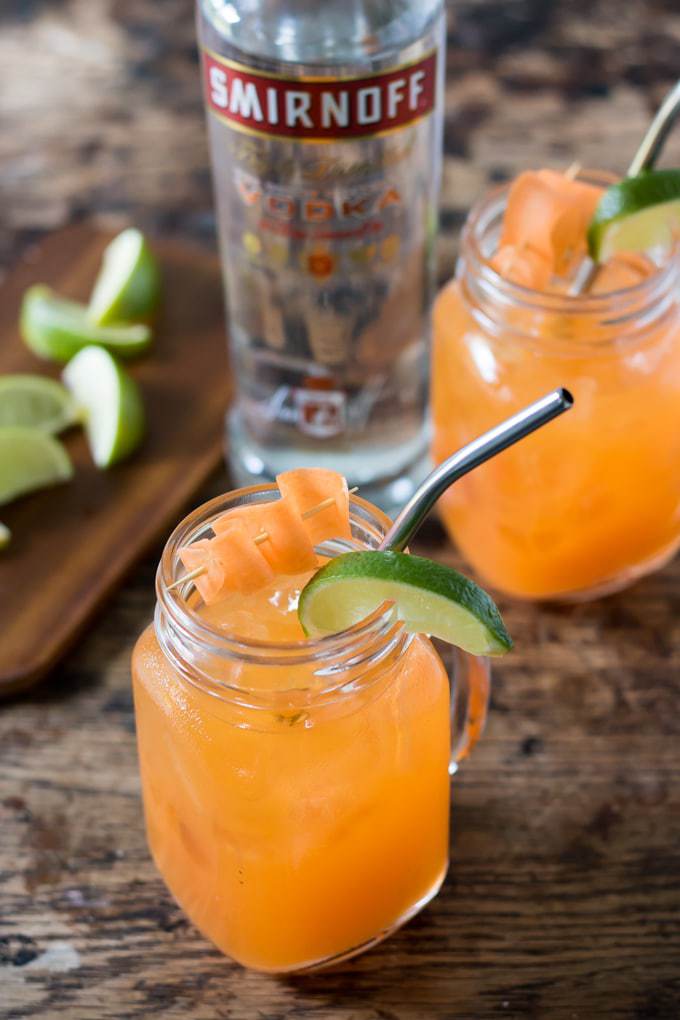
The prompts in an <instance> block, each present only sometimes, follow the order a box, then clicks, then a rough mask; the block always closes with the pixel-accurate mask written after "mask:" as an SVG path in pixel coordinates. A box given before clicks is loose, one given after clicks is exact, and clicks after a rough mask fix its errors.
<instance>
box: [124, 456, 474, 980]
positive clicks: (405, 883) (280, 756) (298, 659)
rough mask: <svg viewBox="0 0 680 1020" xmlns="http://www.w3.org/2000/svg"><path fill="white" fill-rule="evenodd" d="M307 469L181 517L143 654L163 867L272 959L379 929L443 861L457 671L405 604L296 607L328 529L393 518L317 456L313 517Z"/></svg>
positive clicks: (151, 809) (464, 717)
mask: <svg viewBox="0 0 680 1020" xmlns="http://www.w3.org/2000/svg"><path fill="white" fill-rule="evenodd" d="M299 474H304V473H297V472H291V473H289V475H288V481H287V476H282V477H280V478H279V484H280V486H281V492H282V493H283V497H282V498H281V499H279V498H278V495H279V493H278V492H277V490H276V487H274V486H268V487H264V488H261V489H244V490H241V491H238V492H235V493H232V494H230V495H228V496H226V497H220V498H219V499H217V500H213V501H212V502H211V503H208V504H206V505H205V506H204V507H202V508H201V509H200V510H198V511H196V512H195V513H194V514H192V515H191V516H190V517H188V518H187V519H186V520H185V521H184V522H183V523H182V524H181V525H180V526H179V527H178V528H177V529H176V531H175V532H174V534H173V535H172V537H171V538H170V540H169V542H168V545H167V546H166V549H165V551H164V554H163V558H162V561H161V564H160V567H159V572H158V580H157V592H158V605H157V610H156V617H155V625H154V626H150V627H148V628H147V630H146V631H145V632H144V633H143V634H142V636H141V637H140V639H139V642H138V644H137V647H136V649H135V653H134V660H133V678H134V692H135V707H136V716H137V733H138V744H139V757H140V767H141V775H142V787H143V793H144V806H145V814H146V823H147V832H148V839H149V844H150V847H151V851H152V853H153V856H154V859H155V861H156V864H157V866H158V868H159V870H160V871H161V873H162V875H163V877H164V878H165V880H166V882H167V884H168V886H169V888H170V890H171V891H172V893H173V894H174V896H175V897H176V899H177V900H178V902H179V903H180V904H181V906H182V907H183V908H184V909H185V910H186V912H187V913H188V914H189V916H190V917H191V919H192V920H193V921H194V922H195V923H196V925H197V926H198V927H199V928H200V929H201V931H203V932H204V934H206V935H207V936H208V937H209V938H210V939H212V941H213V942H214V943H215V944H216V945H217V946H218V947H219V948H220V949H221V950H222V951H223V952H225V953H227V954H228V955H229V956H231V957H233V958H234V959H236V960H238V961H239V962H241V963H242V964H245V965H246V966H250V967H254V968H257V969H260V970H267V971H290V970H301V969H305V968H308V967H313V966H318V965H320V964H323V963H326V962H329V961H331V960H335V959H338V958H342V957H344V956H347V955H351V954H353V953H355V952H358V951H360V950H361V949H364V948H366V947H367V946H369V945H371V944H372V943H374V942H376V941H377V940H379V939H381V938H383V937H384V936H385V935H386V934H388V933H389V932H390V931H391V930H393V929H394V928H395V927H397V926H398V925H399V924H401V923H402V922H404V921H405V920H406V919H407V918H409V917H410V916H412V915H413V914H414V913H415V912H416V911H417V910H418V909H419V908H420V907H422V906H423V905H424V904H425V903H426V902H427V901H428V900H429V899H430V898H431V897H432V896H434V894H435V893H436V892H437V890H438V889H439V886H440V885H441V883H442V881H443V878H444V875H445V873H446V869H447V864H448V814H449V760H450V755H451V736H450V716H449V680H448V676H447V672H446V670H445V669H444V666H443V664H442V661H441V660H440V658H439V656H438V655H437V653H436V652H435V650H434V648H433V646H432V644H431V643H430V641H429V640H428V639H427V638H426V637H424V636H423V635H419V634H409V633H406V632H405V630H404V629H403V628H402V626H401V625H400V624H399V623H398V621H396V619H395V616H394V611H393V609H392V608H391V607H390V606H385V605H383V606H382V607H381V608H379V609H378V610H377V611H376V612H374V613H373V614H372V615H369V616H368V618H366V619H363V620H361V621H360V622H358V623H357V624H356V625H355V626H354V627H352V628H350V629H349V630H345V631H344V632H342V633H339V634H334V635H330V636H327V637H319V638H308V637H306V635H305V632H304V631H303V629H302V626H301V623H300V620H299V618H298V612H297V607H298V599H299V595H300V591H301V589H302V588H303V587H304V585H305V584H306V582H307V581H308V579H309V578H310V576H311V575H312V574H313V573H314V571H315V570H316V568H317V567H318V566H319V564H320V563H321V562H322V560H321V559H320V558H319V557H318V555H317V554H316V553H315V551H314V546H315V545H316V546H317V547H318V543H320V542H323V541H325V540H327V539H329V538H331V537H340V538H345V540H347V539H348V538H352V539H353V540H354V541H355V542H356V543H358V544H359V545H360V546H361V547H363V548H374V547H375V546H376V545H377V544H378V542H379V540H380V538H381V536H382V535H383V534H384V530H385V528H386V526H387V525H388V523H389V522H388V521H387V519H386V518H385V517H384V515H383V514H382V513H381V512H380V511H378V510H376V509H375V508H373V507H371V506H370V505H369V504H367V503H365V502H364V501H363V500H361V499H358V498H352V499H351V501H350V499H349V497H348V495H347V489H346V485H345V483H344V479H341V478H340V476H335V478H336V479H338V480H339V481H337V482H336V481H334V480H333V473H332V472H313V473H312V474H314V475H315V476H317V477H318V476H319V475H320V476H322V481H324V476H325V484H326V488H325V492H324V491H323V490H324V486H323V485H322V486H321V488H317V489H316V490H314V493H313V496H311V497H310V498H311V502H312V503H314V502H316V503H317V505H320V506H321V507H324V508H325V510H324V512H319V513H316V514H315V515H313V516H309V515H306V513H305V507H304V506H303V505H301V504H300V499H299V497H300V492H301V487H300V484H299V482H300V478H299V477H296V476H297V475H299ZM307 474H308V475H309V472H307ZM306 484H307V483H306V482H305V486H302V488H306ZM328 484H330V490H329V488H328ZM286 486H288V488H287V489H286ZM329 491H330V492H331V496H330V498H329V497H328V492H329ZM324 495H325V496H326V498H323V497H324ZM319 497H321V498H319ZM343 504H344V507H343ZM298 511H299V512H298ZM263 536H266V538H263ZM291 536H293V539H292V540H291ZM227 543H228V549H227V555H226V556H225V555H224V552H225V549H226V547H227ZM399 555H401V554H399ZM408 559H409V560H410V559H412V558H410V557H409V558H408ZM331 562H332V563H335V562H337V561H336V560H332V561H331ZM423 562H424V561H423ZM182 563H183V565H184V568H185V570H189V571H192V572H193V573H194V574H195V573H196V569H198V570H199V571H202V573H201V574H200V576H199V577H197V578H195V580H194V584H195V585H196V589H195V590H194V589H193V587H192V585H191V582H190V581H187V582H181V583H180V584H179V586H173V584H174V583H175V582H176V581H177V579H178V578H181V577H182ZM433 566H434V565H433ZM281 567H283V568H285V571H286V572H285V573H284V572H282V571H281V569H280V568H281ZM441 569H445V568H441ZM225 572H230V584H229V585H228V586H226V587H225ZM459 664H460V669H459V670H458V675H457V682H458V685H457V688H456V690H457V697H458V699H459V701H456V702H455V704H454V708H455V709H456V710H455V711H454V713H453V722H454V728H455V730H456V731H458V733H459V736H460V739H459V741H456V739H455V738H454V743H458V747H457V748H456V751H455V757H456V758H457V757H460V755H461V754H462V753H465V751H466V750H467V749H468V748H469V746H470V744H471V743H472V742H474V739H476V736H477V735H478V732H479V728H480V726H481V723H482V721H483V717H484V714H485V708H486V693H487V685H488V677H487V673H486V670H485V667H484V665H483V663H482V661H481V660H479V659H476V658H474V657H473V656H466V655H463V654H461V656H460V660H459ZM458 704H460V706H461V710H460V711H458V709H457V707H456V706H457V705H458ZM463 705H465V707H464V708H463V707H462V706H463Z"/></svg>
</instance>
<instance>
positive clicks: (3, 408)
mask: <svg viewBox="0 0 680 1020" xmlns="http://www.w3.org/2000/svg"><path fill="white" fill-rule="evenodd" d="M77 420H78V414H77V410H76V405H75V401H74V400H73V397H72V396H71V394H70V393H69V391H68V390H67V389H66V387H65V386H62V385H61V383H58V382H55V380H54V379H48V378H47V376H44V375H23V374H16V375H2V376H0V428H7V427H8V426H13V425H25V426H26V427H28V428H35V429H40V430H41V431H42V432H50V433H51V434H52V435H54V434H56V433H57V432H62V431H63V429H66V428H68V427H69V425H73V423H74V422H75V421H77Z"/></svg>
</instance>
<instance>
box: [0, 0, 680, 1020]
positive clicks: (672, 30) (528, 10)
mask: <svg viewBox="0 0 680 1020" xmlns="http://www.w3.org/2000/svg"><path fill="white" fill-rule="evenodd" d="M453 6H454V5H452V7H453ZM455 7H456V10H457V18H456V20H455V21H454V19H453V18H452V19H451V32H450V43H449V52H448V67H449V77H448V86H447V121H446V143H445V144H446V167H445V184H444V193H443V197H442V233H441V238H440V242H439V246H440V269H441V274H442V276H446V275H448V274H450V272H451V266H452V259H453V255H454V252H455V246H456V235H457V232H458V229H459V227H460V224H461V222H462V219H463V217H464V215H465V211H466V209H467V208H468V206H469V204H470V203H471V201H472V200H473V199H474V198H475V197H476V196H477V195H478V194H479V192H480V191H481V190H482V189H483V188H484V186H485V185H486V183H487V182H488V181H489V180H498V179H502V178H505V177H507V176H509V175H511V174H512V173H513V172H515V171H516V170H518V169H520V168H522V167H525V166H528V165H537V164H548V165H554V166H561V165H566V164H568V163H570V162H571V161H572V160H573V159H576V158H578V159H580V160H582V161H583V162H584V163H586V164H591V165H592V164H596V165H600V166H604V167H608V168H611V169H613V170H623V169H624V167H625V165H626V163H627V161H628V158H629V156H630V154H631V153H632V151H633V150H634V148H635V145H636V143H637V140H638V138H639V137H640V136H641V133H642V131H643V129H644V126H645V123H646V122H647V119H648V118H649V116H650V113H651V112H652V111H653V109H654V106H655V104H656V103H657V102H658V101H659V99H660V98H661V97H662V95H663V93H664V90H665V89H666V88H667V87H668V86H669V85H670V84H671V82H672V80H673V78H674V76H676V75H677V74H678V72H679V70H680V10H679V9H678V4H677V0H627V2H626V3H621V2H620V0H587V2H586V0H572V2H569V0H561V2H558V0H466V2H461V3H459V4H457V5H455ZM668 161H669V162H674V163H675V165H679V164H680V131H679V132H677V133H676V137H675V139H674V140H673V143H672V145H671V146H669V150H668ZM95 213H96V214H108V215H112V216H114V217H115V216H119V217H121V218H122V219H124V220H125V221H128V220H132V221H134V222H135V223H137V224H138V225H139V226H141V227H143V228H145V229H148V230H152V231H156V232H159V233H162V234H178V235H180V236H186V237H191V238H192V239H194V240H196V239H198V240H199V241H202V242H204V243H205V244H206V245H209V246H212V245H213V244H214V221H213V215H212V198H211V191H210V179H209V171H208V164H207V156H206V148H205V135H204V127H203V120H202V113H201V101H200V95H199V85H198V73H197V66H196V52H195V47H194V28H193V13H192V9H191V3H190V0H155V2H154V0H108V2H106V0H61V2H60V0H51V2H47V0H3V2H2V4H1V5H0V259H1V260H2V264H3V265H4V266H5V267H7V266H9V265H10V264H11V262H12V261H14V260H15V259H17V258H22V257H24V258H29V259H30V257H31V256H30V250H31V244H32V242H33V241H35V240H36V239H37V238H39V237H40V236H42V235H43V234H44V233H45V232H46V231H48V230H51V229H53V228H55V227H58V226H60V225H62V224H64V223H67V222H69V221H73V220H77V219H79V218H86V217H90V216H91V215H92V214H95ZM226 484H228V483H227V480H226V478H225V476H223V475H220V476H218V477H216V478H215V479H214V480H213V482H212V483H211V485H210V486H209V488H208V490H207V491H206V492H205V493H204V494H203V495H206V496H207V495H209V494H211V493H213V492H217V491H219V490H220V489H222V488H223V487H224V486H225V485H226ZM419 551H421V552H425V553H428V552H430V553H432V554H434V555H437V556H439V557H441V558H442V559H444V560H446V561H448V562H456V554H455V553H454V552H453V551H452V550H451V549H450V547H449V546H447V544H446V542H445V541H444V539H443V536H442V534H441V532H440V531H439V529H438V528H437V526H436V525H435V524H433V525H432V526H431V527H430V528H429V530H428V532H427V534H426V535H425V537H424V538H423V540H422V541H421V542H420V544H419ZM157 554H158V550H156V551H154V552H153V553H152V554H151V555H149V557H148V558H147V559H146V560H145V561H144V562H143V563H141V564H140V565H139V566H138V567H137V568H136V570H135V571H134V573H133V574H132V576H130V578H129V580H128V582H127V584H126V585H125V587H124V588H123V589H122V590H121V591H120V593H119V594H118V595H117V596H116V597H115V598H114V599H113V601H112V602H111V603H110V604H109V606H108V607H107V609H106V611H105V612H103V613H102V614H101V616H100V618H99V620H98V622H97V623H96V625H95V626H93V627H92V629H91V630H90V632H89V633H88V635H87V636H86V637H85V638H84V640H83V641H82V643H81V644H80V646H79V648H78V650H77V651H76V652H74V653H73V654H72V655H71V656H70V657H69V658H68V659H67V661H65V662H64V663H63V665H62V666H61V667H60V668H59V669H58V670H57V671H56V672H55V673H54V675H53V676H52V677H51V678H50V679H49V680H48V682H47V683H46V684H45V685H44V686H43V687H42V688H41V689H40V690H39V691H36V692H35V693H34V694H33V695H32V696H30V697H25V698H24V699H23V700H17V701H15V702H14V703H12V704H6V705H4V706H2V707H0V761H1V773H0V787H1V788H0V1016H2V1017H3V1018H5V1017H7V1018H10V1017H11V1018H13V1020H14V1018H17V1020H18V1018H23V1017H40V1018H43V1017H46V1018H51V1017H58V1018H62V1017H63V1018H68V1020H99V1018H102V1020H104V1018H106V1020H108V1018H116V1020H123V1018H137V1017H154V1016H158V1017H168V1018H183V1020H212V1018H229V1020H251V1018H260V1020H284V1018H285V1020H422V1018H434V1020H444V1018H446V1020H449V1018H451V1020H492V1018H512V1020H514V1018H524V1017H529V1018H532V1020H533V1018H537V1020H552V1018H555V1020H598V1018H604V1017H607V1018H612V1020H618V1018H626V1020H675V1018H677V1017H678V1016H680V783H679V780H680V743H679V738H680V678H679V676H680V566H679V565H678V563H677V562H676V563H675V564H674V565H671V566H670V567H668V568H667V569H666V570H664V571H662V572H661V573H660V574H658V575H657V576H655V577H653V578H650V579H648V580H645V581H643V582H642V583H640V584H637V585H636V586H635V587H634V588H632V589H631V590H630V591H628V592H625V593H623V594H621V595H617V596H614V597H612V598H610V599H608V600H606V601H603V602H600V603H598V604H595V605H589V606H581V607H571V608H559V607H548V608H546V607H542V608H537V607H532V606H525V605H520V604H517V603H514V604H504V605H503V606H502V608H503V610H504V613H505V615H506V618H507V622H508V624H509V627H510V629H511V631H512V633H513V634H514V636H515V638H516V643H517V650H516V652H514V653H513V655H511V656H510V657H509V658H508V659H507V660H506V661H504V662H503V663H502V664H499V665H498V666H497V667H496V669H495V685H494V692H493V701H492V712H491V717H490V722H489V726H488V729H487V733H486V735H485V738H484V740H483V742H482V744H481V745H480V746H479V748H478V749H477V751H476V753H475V755H474V757H473V759H472V760H471V761H470V762H469V763H468V764H467V765H466V767H465V768H464V770H463V772H462V773H461V775H460V776H459V778H457V779H456V780H455V782H454V813H453V831H452V857H453V862H452V870H451V875H450V878H449V880H448V882H447V884H446V886H445V888H444V890H443V892H442V894H441V895H440V896H439V897H438V898H437V900H436V901H435V902H434V904H433V905H432V906H431V907H430V908H428V910H427V911H425V913H423V914H422V915H421V916H420V917H419V918H418V919H416V920H415V921H414V922H413V923H412V924H410V925H409V926H408V927H407V928H405V929H404V930H403V931H401V932H400V933H398V934H397V935H396V936H395V937H393V938H392V939H391V940H389V941H388V942H387V943H385V944H384V945H383V946H382V947H380V948H378V949H377V950H375V951H374V952H372V953H370V954H368V955H366V956H364V957H362V958H360V959H359V960H356V961H354V962H352V963H349V964H347V965H345V966H344V967H343V968H341V969H340V970H337V971H335V972H332V973H328V974H325V975H319V976H316V977H312V978H306V979H304V980H302V979H300V980H292V981H280V980H276V979H273V978H267V977H262V976H258V975H255V974H251V973H247V972H245V971H243V970H241V969H240V968H238V967H236V966H234V965H232V964H230V963H229V962H227V961H225V960H224V959H223V958H221V957H220V956H219V955H218V954H217V953H216V952H215V951H213V950H212V949H211V947H210V946H209V945H207V944H206V943H205V942H204V941H203V940H202V939H201V938H200V937H199V936H198V935H197V934H196V932H195V931H193V929H192V928H191V926H190V925H189V924H188V922H187V921H186V920H185V919H184V917H183V916H182V914H181V912H180V911H179V909H178V908H177V907H176V906H175V905H174V903H173V902H172V901H171V899H170V897H169V896H168V894H167V893H166V892H165V889H164V887H163V885H162V883H161V881H160V880H159V878H158V877H157V875H156V873H155V871H154V869H153V867H152V865H151V863H150V861H149V858H148V855H147V852H146V848H145V844H144V834H143V830H142V820H141V813H140V802H139V785H138V780H137V771H136V760H135V747H134V728H133V715H132V705H131V699H130V685H129V670H128V663H129V657H130V651H131V648H132V644H133V642H134V639H135V636H136V634H137V633H138V632H139V630H140V629H141V628H142V626H143V625H144V623H145V622H146V621H147V620H148V619H149V617H150V614H151V611H152V579H153V570H154V561H155V559H156V558H157ZM0 569H2V568H1V566H0ZM0 640H1V619H0Z"/></svg>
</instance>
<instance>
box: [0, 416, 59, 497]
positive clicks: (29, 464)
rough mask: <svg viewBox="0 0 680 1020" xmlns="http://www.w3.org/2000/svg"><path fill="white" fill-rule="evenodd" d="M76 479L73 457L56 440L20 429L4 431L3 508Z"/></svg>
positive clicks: (0, 454)
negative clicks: (35, 493) (43, 490)
mask: <svg viewBox="0 0 680 1020" xmlns="http://www.w3.org/2000/svg"><path fill="white" fill-rule="evenodd" d="M72 475H73V468H72V467H71V461H70V459H69V455H68V454H67V452H66V450H65V449H64V447H63V446H62V445H61V443H60V442H59V440H58V439H55V438H54V436H50V435H48V434H47V433H46V432H40V431H39V430H38V429H29V428H24V427H23V426H19V425H17V426H16V427H14V428H4V429H0V504H2V503H9V502H10V501H11V500H13V499H16V497H17V496H23V495H24V493H26V492H33V490H34V489H43V488H46V487H47V486H48V485H57V484H58V483H59V482H66V481H68V479H69V478H71V477H72Z"/></svg>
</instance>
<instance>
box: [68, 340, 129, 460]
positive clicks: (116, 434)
mask: <svg viewBox="0 0 680 1020" xmlns="http://www.w3.org/2000/svg"><path fill="white" fill-rule="evenodd" d="M62 378H63V380H64V382H65V383H66V385H67V386H68V388H69V390H70V391H71V393H72V394H73V397H74V399H75V401H76V404H77V406H78V407H79V408H80V410H81V413H82V417H83V421H84V424H85V431H86V433H87V439H88V442H89V445H90V451H91V453H92V459H93V460H94V462H95V464H96V465H97V467H100V468H108V467H111V465H112V464H116V463H118V461H120V460H123V459H124V458H125V457H128V456H129V455H130V454H131V453H132V452H133V451H134V450H136V449H137V447H138V446H139V444H140V443H141V441H142V439H143V438H144V431H145V415H144V404H143V402H142V397H141V394H140V392H139V388H138V386H137V383H136V382H135V381H134V379H131V378H130V376H129V375H128V374H127V372H125V371H124V370H123V368H121V366H120V365H119V364H118V362H117V361H116V359H115V358H114V357H113V356H112V355H111V354H109V352H108V351H107V350H105V349H104V348H103V347H95V346H92V347H85V348H84V349H83V350H82V351H80V352H79V353H78V354H76V356H75V358H73V359H72V361H69V363H68V365H67V366H66V368H65V369H64V371H63V373H62Z"/></svg>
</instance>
